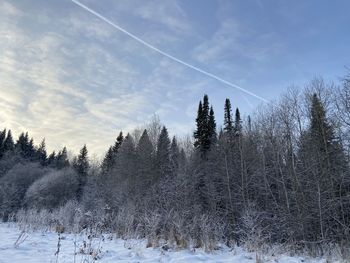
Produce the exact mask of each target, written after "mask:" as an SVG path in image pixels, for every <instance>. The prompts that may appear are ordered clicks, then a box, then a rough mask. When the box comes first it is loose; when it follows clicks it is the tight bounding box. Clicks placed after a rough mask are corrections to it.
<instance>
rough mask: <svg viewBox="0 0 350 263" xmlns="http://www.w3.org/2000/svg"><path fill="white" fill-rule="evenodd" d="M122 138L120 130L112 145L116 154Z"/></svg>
mask: <svg viewBox="0 0 350 263" xmlns="http://www.w3.org/2000/svg"><path fill="white" fill-rule="evenodd" d="M123 140H124V136H123V132H122V131H121V132H120V133H119V135H118V137H117V139H116V141H115V143H114V145H113V153H114V154H115V156H116V154H117V153H118V150H119V148H120V146H121V145H122V143H123Z"/></svg>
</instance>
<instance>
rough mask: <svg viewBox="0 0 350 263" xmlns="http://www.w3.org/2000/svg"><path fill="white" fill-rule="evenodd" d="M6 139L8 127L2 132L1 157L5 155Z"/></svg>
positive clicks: (0, 135)
mask: <svg viewBox="0 0 350 263" xmlns="http://www.w3.org/2000/svg"><path fill="white" fill-rule="evenodd" d="M5 140H6V129H4V130H3V131H1V132H0V159H1V158H2V157H3V155H4V153H5V149H4V143H5Z"/></svg>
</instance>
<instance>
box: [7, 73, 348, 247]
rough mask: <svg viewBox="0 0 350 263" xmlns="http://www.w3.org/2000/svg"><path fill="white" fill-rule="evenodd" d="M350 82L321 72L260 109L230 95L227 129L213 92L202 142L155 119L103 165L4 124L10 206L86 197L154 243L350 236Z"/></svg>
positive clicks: (119, 227) (121, 226)
mask: <svg viewBox="0 0 350 263" xmlns="http://www.w3.org/2000/svg"><path fill="white" fill-rule="evenodd" d="M349 83H350V78H345V79H344V81H343V83H342V85H341V86H340V87H337V86H335V85H334V84H326V83H325V82H324V81H323V80H322V79H316V80H314V81H312V82H310V83H309V84H308V85H307V87H306V89H305V90H304V91H303V92H300V91H297V90H296V89H291V90H290V91H289V92H288V93H287V94H286V95H284V96H283V97H282V98H281V100H280V102H277V103H270V104H268V105H266V106H264V107H261V108H259V109H258V110H257V112H256V113H255V114H254V115H252V117H242V116H241V114H240V111H239V109H236V110H235V111H234V114H233V112H232V106H231V102H230V100H229V99H226V101H225V102H224V105H223V106H224V107H223V109H224V114H223V116H224V123H223V126H222V127H220V128H219V129H217V127H216V126H217V123H216V120H215V115H214V110H213V107H212V106H211V105H210V103H209V98H208V96H207V95H205V96H204V98H203V100H201V101H200V102H199V106H198V112H197V118H196V129H195V131H194V136H193V137H194V140H193V144H192V146H189V144H188V143H186V141H185V140H179V139H178V138H176V137H173V138H170V137H169V134H168V130H167V128H166V127H165V126H162V125H161V124H160V123H159V121H157V119H155V121H153V122H152V123H151V124H149V125H147V127H146V129H144V130H143V131H142V130H139V131H138V132H134V135H135V136H132V135H131V134H127V135H126V136H125V137H124V136H123V134H122V133H120V134H119V136H118V137H117V139H116V141H115V143H114V145H112V146H111V147H110V148H109V149H108V151H107V153H106V155H105V157H104V158H103V161H102V163H101V165H100V166H96V165H94V164H92V163H91V160H89V158H88V151H87V147H86V146H84V147H83V148H82V149H81V151H80V153H79V155H78V156H77V157H75V158H74V159H73V160H72V162H69V161H68V158H67V149H66V148H63V150H61V151H59V152H58V153H57V154H56V153H55V152H53V153H52V154H50V155H47V154H46V149H45V141H44V140H43V141H42V143H41V144H40V145H39V146H38V147H36V146H35V145H34V143H33V140H32V139H29V136H28V133H22V134H21V135H20V136H19V138H18V140H17V141H16V142H14V141H13V138H12V134H11V131H10V130H9V131H7V130H3V131H2V132H0V158H1V159H0V206H1V215H2V216H3V217H4V218H8V216H9V215H11V214H15V213H16V212H17V211H18V210H19V209H21V208H24V209H29V208H33V207H34V208H37V209H51V210H52V209H55V208H58V207H60V206H63V205H65V204H66V203H67V202H68V201H69V200H77V201H78V202H79V203H77V205H79V206H80V208H81V209H83V210H84V211H90V213H89V220H90V221H89V222H93V221H94V222H95V221H96V220H97V221H98V222H99V226H101V227H102V226H103V227H104V228H105V229H108V230H110V231H114V232H116V233H117V234H119V235H122V236H144V237H147V238H148V239H149V240H150V242H151V243H152V244H151V245H157V242H158V241H159V240H162V239H164V240H168V244H176V245H177V246H180V247H181V246H188V245H194V246H205V247H207V248H212V246H213V244H215V242H216V241H219V240H220V241H226V242H227V244H231V242H233V243H237V242H238V243H239V242H250V243H251V244H253V246H261V245H262V244H263V243H288V244H298V245H305V246H306V245H308V244H321V243H323V242H337V243H339V244H349V243H350V240H349V229H350V170H349V158H350V155H349V152H350V136H349V131H350V106H349V105H350V85H349ZM335 90H337V92H334V91H335ZM69 204H70V206H71V204H72V203H69ZM69 211H71V210H69ZM21 214H22V215H23V211H22V212H21ZM85 221H86V220H85ZM85 221H84V222H85ZM85 223H86V222H85ZM62 224H63V223H62ZM84 225H85V224H84Z"/></svg>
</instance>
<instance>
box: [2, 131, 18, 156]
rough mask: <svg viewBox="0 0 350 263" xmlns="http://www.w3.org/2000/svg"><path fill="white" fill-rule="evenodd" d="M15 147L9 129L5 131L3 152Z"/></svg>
mask: <svg viewBox="0 0 350 263" xmlns="http://www.w3.org/2000/svg"><path fill="white" fill-rule="evenodd" d="M14 149H15V143H14V141H13V137H12V132H11V130H9V131H8V132H7V136H6V139H5V141H4V152H5V153H6V152H10V151H13V150H14Z"/></svg>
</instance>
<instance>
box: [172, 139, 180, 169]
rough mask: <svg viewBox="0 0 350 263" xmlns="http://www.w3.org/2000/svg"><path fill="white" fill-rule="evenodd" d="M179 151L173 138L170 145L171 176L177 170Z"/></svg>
mask: <svg viewBox="0 0 350 263" xmlns="http://www.w3.org/2000/svg"><path fill="white" fill-rule="evenodd" d="M179 159H180V149H179V146H178V145H177V141H176V137H175V136H174V137H173V139H172V141H171V145H170V165H171V171H172V173H173V174H176V173H177V171H178V169H179V161H180V160H179Z"/></svg>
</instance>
